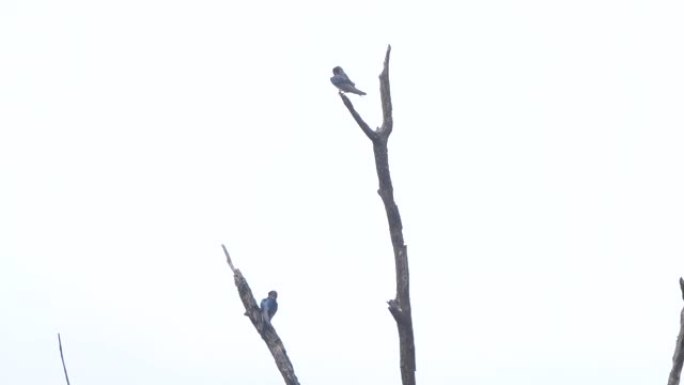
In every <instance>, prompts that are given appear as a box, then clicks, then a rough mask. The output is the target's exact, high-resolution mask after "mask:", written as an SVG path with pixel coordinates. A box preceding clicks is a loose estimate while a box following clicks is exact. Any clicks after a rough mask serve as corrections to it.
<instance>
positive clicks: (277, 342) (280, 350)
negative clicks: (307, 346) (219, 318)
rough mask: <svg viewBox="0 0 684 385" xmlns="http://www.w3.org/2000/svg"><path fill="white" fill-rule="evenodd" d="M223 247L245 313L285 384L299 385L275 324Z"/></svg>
mask: <svg viewBox="0 0 684 385" xmlns="http://www.w3.org/2000/svg"><path fill="white" fill-rule="evenodd" d="M221 247H222V248H223V252H224V253H225V255H226V262H228V266H230V269H231V270H232V271H233V278H234V280H235V286H236V287H237V289H238V294H239V295H240V299H241V300H242V304H243V305H244V306H245V310H246V312H245V315H246V316H247V317H249V320H250V321H252V325H254V328H255V329H256V330H257V332H258V333H259V335H260V336H261V338H262V339H263V340H264V342H266V346H268V349H269V350H270V351H271V355H273V359H274V360H275V362H276V365H277V366H278V370H279V371H280V374H281V375H282V376H283V379H284V380H285V384H286V385H299V380H297V376H296V375H295V372H294V367H293V366H292V362H290V358H289V357H288V356H287V351H286V350H285V345H283V342H282V341H281V339H280V337H279V336H278V333H276V331H275V329H274V328H273V325H271V323H270V322H268V321H266V320H264V317H263V316H262V314H261V309H259V305H257V302H256V299H254V295H253V294H252V289H250V287H249V284H248V283H247V279H245V277H244V276H243V275H242V272H240V270H239V269H236V268H235V266H234V265H233V261H232V260H231V259H230V254H229V253H228V249H226V246H225V245H221Z"/></svg>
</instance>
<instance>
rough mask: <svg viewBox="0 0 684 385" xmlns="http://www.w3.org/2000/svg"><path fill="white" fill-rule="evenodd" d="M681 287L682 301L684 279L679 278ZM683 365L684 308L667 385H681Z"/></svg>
mask: <svg viewBox="0 0 684 385" xmlns="http://www.w3.org/2000/svg"><path fill="white" fill-rule="evenodd" d="M679 286H680V288H681V289H682V299H684V279H682V278H679ZM682 365H684V308H682V312H681V314H680V315H679V336H678V337H677V344H676V345H675V352H674V355H673V356H672V370H671V371H670V378H669V379H668V381H667V385H679V379H680V377H681V375H682Z"/></svg>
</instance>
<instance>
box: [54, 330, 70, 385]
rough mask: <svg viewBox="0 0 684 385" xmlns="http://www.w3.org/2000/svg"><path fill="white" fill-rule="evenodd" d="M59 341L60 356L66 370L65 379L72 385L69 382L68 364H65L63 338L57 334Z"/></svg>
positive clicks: (68, 383)
mask: <svg viewBox="0 0 684 385" xmlns="http://www.w3.org/2000/svg"><path fill="white" fill-rule="evenodd" d="M57 341H59V356H60V357H62V367H63V368H64V377H65V378H66V383H67V385H71V383H70V382H69V374H68V373H67V368H66V364H65V363H64V352H63V351H62V336H61V335H60V334H59V333H57Z"/></svg>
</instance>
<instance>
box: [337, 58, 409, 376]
mask: <svg viewBox="0 0 684 385" xmlns="http://www.w3.org/2000/svg"><path fill="white" fill-rule="evenodd" d="M391 49H392V47H391V46H387V53H386V54H385V62H384V66H383V69H382V72H381V73H380V100H381V103H382V117H383V122H382V126H381V127H379V128H377V129H375V130H372V129H371V128H370V126H369V125H368V124H367V123H366V122H365V121H364V120H363V118H361V116H360V115H359V113H358V112H356V110H355V109H354V106H353V105H352V103H351V101H350V100H349V98H347V96H345V95H344V94H343V93H340V98H342V102H343V103H344V105H345V106H346V107H347V109H348V110H349V113H350V114H351V115H352V117H353V118H354V120H355V121H356V123H357V124H358V125H359V127H361V130H362V131H363V132H364V134H366V136H368V138H369V139H370V140H371V141H372V142H373V154H374V155H375V170H376V172H377V174H378V183H379V188H378V194H379V195H380V198H382V202H383V203H384V205H385V213H386V214H387V222H388V224H389V231H390V238H391V240H392V249H393V250H394V265H395V270H396V276H397V278H396V279H397V293H396V295H395V297H394V298H393V299H391V300H389V301H388V302H387V303H388V305H389V307H388V309H389V311H390V313H391V314H392V316H393V317H394V320H395V321H396V323H397V329H398V331H399V352H400V353H399V354H400V368H401V381H402V384H403V385H415V383H416V375H415V372H416V352H415V343H414V338H413V318H412V316H411V300H410V296H409V266H408V254H407V251H406V245H405V244H404V234H403V226H402V224H401V216H400V215H399V208H398V207H397V204H396V203H395V201H394V189H393V187H392V178H391V177H390V170H389V158H388V155H387V141H388V139H389V136H390V134H391V133H392V128H393V124H394V121H393V119H392V95H391V94H390V82H389V58H390V51H391Z"/></svg>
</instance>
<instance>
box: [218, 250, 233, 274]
mask: <svg viewBox="0 0 684 385" xmlns="http://www.w3.org/2000/svg"><path fill="white" fill-rule="evenodd" d="M221 247H222V248H223V253H224V254H226V262H228V266H230V270H231V271H232V272H233V273H235V266H233V261H231V260H230V253H228V249H226V245H221Z"/></svg>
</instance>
